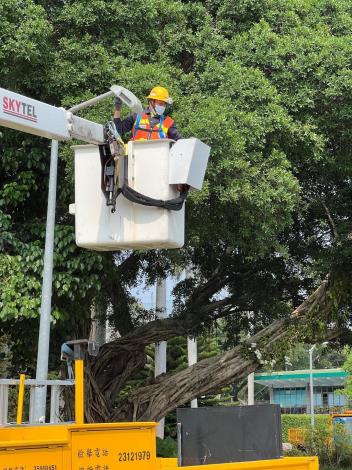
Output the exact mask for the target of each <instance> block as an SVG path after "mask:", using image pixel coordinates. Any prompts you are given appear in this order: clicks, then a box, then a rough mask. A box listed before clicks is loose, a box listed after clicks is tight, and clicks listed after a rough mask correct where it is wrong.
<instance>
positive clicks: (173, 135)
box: [167, 123, 183, 140]
mask: <svg viewBox="0 0 352 470" xmlns="http://www.w3.org/2000/svg"><path fill="white" fill-rule="evenodd" d="M167 136H168V138H169V139H172V140H179V139H183V137H182V135H181V133H180V132H179V130H178V129H177V127H176V124H175V123H173V124H172V126H171V127H170V128H169V131H168V133H167Z"/></svg>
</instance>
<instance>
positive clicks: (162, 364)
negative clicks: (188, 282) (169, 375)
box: [154, 278, 167, 439]
mask: <svg viewBox="0 0 352 470" xmlns="http://www.w3.org/2000/svg"><path fill="white" fill-rule="evenodd" d="M155 290H156V296H155V297H156V298H155V316H156V318H160V319H163V318H166V317H167V311H166V280H165V279H160V278H159V279H158V280H157V282H156V289H155ZM166 347H167V343H166V341H160V342H159V343H155V360H154V367H155V371H154V376H155V377H157V376H158V375H160V374H164V373H165V372H166ZM164 427H165V418H162V419H161V420H160V421H159V424H158V427H157V429H156V435H157V437H160V439H164Z"/></svg>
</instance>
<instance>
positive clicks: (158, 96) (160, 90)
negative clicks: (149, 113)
mask: <svg viewBox="0 0 352 470" xmlns="http://www.w3.org/2000/svg"><path fill="white" fill-rule="evenodd" d="M147 98H148V99H149V100H160V101H165V103H167V104H172V99H171V98H170V95H169V92H168V91H167V89H166V88H164V87H162V86H155V87H154V88H153V89H152V90H151V91H150V93H149V95H148V96H147Z"/></svg>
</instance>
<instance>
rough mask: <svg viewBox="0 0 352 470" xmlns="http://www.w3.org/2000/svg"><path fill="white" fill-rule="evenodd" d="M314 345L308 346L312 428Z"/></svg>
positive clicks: (311, 423)
mask: <svg viewBox="0 0 352 470" xmlns="http://www.w3.org/2000/svg"><path fill="white" fill-rule="evenodd" d="M327 344H329V342H328V341H325V342H324V343H323V346H326V345H327ZM316 346H317V345H316V344H313V346H312V347H311V348H309V392H310V425H311V427H312V428H314V389H313V352H314V349H315V348H316Z"/></svg>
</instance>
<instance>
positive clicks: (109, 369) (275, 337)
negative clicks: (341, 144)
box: [89, 281, 338, 421]
mask: <svg viewBox="0 0 352 470" xmlns="http://www.w3.org/2000/svg"><path fill="white" fill-rule="evenodd" d="M328 290H329V282H328V281H324V282H323V283H322V284H321V285H320V286H319V288H318V289H317V290H316V291H315V292H314V293H313V294H312V295H311V296H310V297H308V299H307V300H305V301H304V302H303V303H302V304H301V305H300V306H299V307H298V308H297V309H295V310H294V311H293V312H292V314H291V316H290V317H289V318H285V319H280V320H277V321H275V322H273V323H272V324H271V325H269V326H268V327H266V328H265V329H263V330H261V331H260V332H259V333H257V334H256V335H254V336H252V337H251V338H249V339H248V340H247V341H246V342H245V343H244V344H241V345H239V346H236V347H235V348H233V349H231V350H230V351H227V352H226V353H224V354H221V355H219V356H216V357H211V358H208V359H205V360H202V361H200V362H198V363H197V364H195V365H193V366H191V367H188V368H187V369H185V370H182V371H181V372H178V373H169V374H163V375H161V376H159V377H157V378H156V379H155V380H154V381H153V382H152V383H150V384H147V385H146V386H144V387H142V388H140V389H137V390H135V391H134V392H132V393H131V394H130V395H129V397H128V398H127V399H126V400H125V401H124V402H123V403H121V404H120V405H119V407H118V408H117V409H113V406H112V403H113V401H114V398H115V397H116V395H117V393H118V391H119V390H121V388H122V386H123V385H124V384H125V382H126V380H127V379H128V378H129V377H130V376H131V374H133V373H134V372H135V371H136V370H138V369H139V368H140V367H141V366H142V364H143V358H144V347H145V346H146V345H147V344H151V343H154V342H157V341H161V340H167V339H169V338H171V337H173V336H179V335H186V334H187V331H186V329H185V327H184V325H182V322H180V320H177V319H166V320H158V321H155V322H151V323H149V324H147V325H145V326H143V327H142V328H140V329H138V330H136V331H134V332H133V333H131V334H130V335H127V336H126V337H124V338H121V339H119V340H118V341H115V342H113V343H110V344H107V345H105V347H103V349H102V352H101V354H100V355H99V357H98V358H97V360H96V362H95V363H94V364H93V365H92V367H91V369H90V374H89V380H90V384H91V387H92V388H91V390H94V392H92V393H91V397H90V398H91V400H93V406H92V403H91V402H90V413H89V418H90V419H91V420H99V421H101V420H110V421H150V420H152V421H153V420H156V421H158V420H159V419H160V418H161V417H163V416H165V415H166V414H167V413H168V412H169V411H171V410H173V409H175V408H176V407H177V406H180V405H183V404H184V403H187V402H189V401H191V400H192V399H193V398H196V397H197V396H199V395H204V394H207V393H209V392H211V391H213V390H219V389H220V388H221V387H223V386H225V385H228V384H230V383H231V382H233V381H234V380H238V379H241V378H244V377H246V376H247V375H248V374H250V373H251V372H253V371H255V370H256V369H257V368H258V367H259V366H260V365H261V362H260V358H261V357H265V356H266V355H267V354H270V353H272V352H273V350H274V348H275V347H276V346H277V344H278V343H281V342H282V341H285V342H288V341H291V342H292V340H294V338H293V334H294V333H293V331H298V329H297V328H296V327H297V323H304V321H307V318H309V322H311V321H312V319H313V317H314V315H319V316H325V318H326V317H327V315H328V312H329V311H330V310H331V308H332V307H331V305H332V302H335V304H336V298H335V299H334V300H332V299H331V295H327V292H328ZM335 307H336V305H335ZM293 325H294V326H295V330H294V329H293V328H292V326H293ZM324 334H325V335H327V334H329V335H330V337H333V336H337V335H338V332H337V331H336V330H333V331H331V332H330V333H327V332H325V333H324ZM314 335H316V336H315V337H314ZM320 335H321V332H320ZM318 336H319V332H318V331H315V333H313V336H312V337H311V338H310V339H314V340H315V339H317V338H318ZM325 337H326V336H325ZM301 338H302V336H301ZM320 339H321V338H320ZM98 390H99V392H100V393H98Z"/></svg>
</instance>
